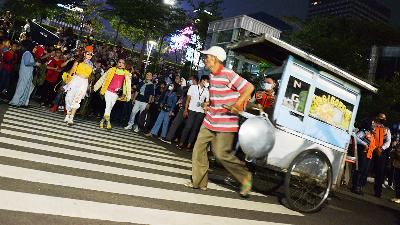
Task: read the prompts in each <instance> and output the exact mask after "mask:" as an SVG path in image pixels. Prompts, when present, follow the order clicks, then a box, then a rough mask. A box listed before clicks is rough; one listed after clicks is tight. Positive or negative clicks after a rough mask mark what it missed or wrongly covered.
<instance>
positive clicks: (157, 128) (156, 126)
mask: <svg viewBox="0 0 400 225" xmlns="http://www.w3.org/2000/svg"><path fill="white" fill-rule="evenodd" d="M165 113H166V112H164V111H161V112H160V114H158V117H157V121H156V123H155V124H154V126H153V128H152V129H151V134H152V135H154V136H157V135H158V131H160V127H161V124H162V122H163V119H164V114H165Z"/></svg>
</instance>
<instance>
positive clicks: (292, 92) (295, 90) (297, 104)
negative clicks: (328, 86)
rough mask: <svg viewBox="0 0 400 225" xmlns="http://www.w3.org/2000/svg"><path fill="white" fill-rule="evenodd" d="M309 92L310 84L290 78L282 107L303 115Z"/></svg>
mask: <svg viewBox="0 0 400 225" xmlns="http://www.w3.org/2000/svg"><path fill="white" fill-rule="evenodd" d="M309 90H310V84H308V83H306V82H304V81H302V80H300V79H297V78H295V77H290V78H289V83H288V85H287V89H286V93H285V98H284V99H283V105H284V106H286V107H288V108H289V109H291V110H294V111H297V112H299V113H304V110H305V107H306V102H307V97H308V92H309Z"/></svg>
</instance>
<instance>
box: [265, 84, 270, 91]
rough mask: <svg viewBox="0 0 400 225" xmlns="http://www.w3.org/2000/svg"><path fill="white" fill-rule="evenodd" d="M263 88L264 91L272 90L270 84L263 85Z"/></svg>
mask: <svg viewBox="0 0 400 225" xmlns="http://www.w3.org/2000/svg"><path fill="white" fill-rule="evenodd" d="M264 88H265V90H267V91H269V90H272V84H270V83H264Z"/></svg>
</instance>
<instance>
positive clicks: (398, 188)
mask: <svg viewBox="0 0 400 225" xmlns="http://www.w3.org/2000/svg"><path fill="white" fill-rule="evenodd" d="M393 172H394V173H393V182H394V190H395V192H396V198H400V168H394V171H393Z"/></svg>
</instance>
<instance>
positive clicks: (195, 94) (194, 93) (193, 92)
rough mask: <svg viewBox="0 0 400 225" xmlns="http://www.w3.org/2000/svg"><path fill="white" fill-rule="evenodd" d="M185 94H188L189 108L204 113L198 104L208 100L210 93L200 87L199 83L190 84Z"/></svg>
mask: <svg viewBox="0 0 400 225" xmlns="http://www.w3.org/2000/svg"><path fill="white" fill-rule="evenodd" d="M187 95H188V96H190V103H189V110H190V111H194V112H201V113H204V110H203V108H202V107H201V106H200V104H201V103H203V102H205V101H208V100H209V98H210V93H209V92H208V89H207V88H204V87H203V88H201V87H200V86H199V85H192V86H190V88H189V90H188V93H187Z"/></svg>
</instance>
